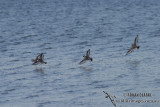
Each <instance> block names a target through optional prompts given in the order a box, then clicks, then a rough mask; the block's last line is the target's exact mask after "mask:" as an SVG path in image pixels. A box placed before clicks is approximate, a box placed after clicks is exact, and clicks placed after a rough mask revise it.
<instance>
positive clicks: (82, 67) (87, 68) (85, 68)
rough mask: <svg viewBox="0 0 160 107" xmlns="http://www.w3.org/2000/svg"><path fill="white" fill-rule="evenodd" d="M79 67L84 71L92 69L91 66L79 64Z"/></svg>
mask: <svg viewBox="0 0 160 107" xmlns="http://www.w3.org/2000/svg"><path fill="white" fill-rule="evenodd" d="M79 68H80V69H82V70H84V71H93V68H91V67H84V66H80V67H79Z"/></svg>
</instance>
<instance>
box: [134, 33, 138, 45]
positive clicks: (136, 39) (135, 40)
mask: <svg viewBox="0 0 160 107" xmlns="http://www.w3.org/2000/svg"><path fill="white" fill-rule="evenodd" d="M136 43H138V35H137V36H136V37H135V39H134V44H135V45H136Z"/></svg>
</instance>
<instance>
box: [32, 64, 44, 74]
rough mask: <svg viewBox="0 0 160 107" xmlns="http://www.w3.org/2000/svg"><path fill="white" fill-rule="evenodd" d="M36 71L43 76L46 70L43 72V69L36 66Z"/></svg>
mask: <svg viewBox="0 0 160 107" xmlns="http://www.w3.org/2000/svg"><path fill="white" fill-rule="evenodd" d="M34 71H35V72H39V73H41V74H44V70H43V68H42V67H37V66H36V68H35V69H34Z"/></svg>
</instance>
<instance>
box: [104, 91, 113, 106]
mask: <svg viewBox="0 0 160 107" xmlns="http://www.w3.org/2000/svg"><path fill="white" fill-rule="evenodd" d="M103 92H104V93H105V94H106V95H107V96H106V97H105V98H109V99H110V100H111V102H112V104H113V105H114V106H115V107H116V103H115V101H114V98H116V97H115V96H111V95H109V94H108V93H107V92H105V91H103Z"/></svg>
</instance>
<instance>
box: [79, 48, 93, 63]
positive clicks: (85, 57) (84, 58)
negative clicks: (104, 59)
mask: <svg viewBox="0 0 160 107" xmlns="http://www.w3.org/2000/svg"><path fill="white" fill-rule="evenodd" d="M87 60H90V61H92V58H91V57H90V49H88V51H87V52H86V56H83V60H82V61H81V62H80V63H79V64H83V63H85V62H86V61H87Z"/></svg>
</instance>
